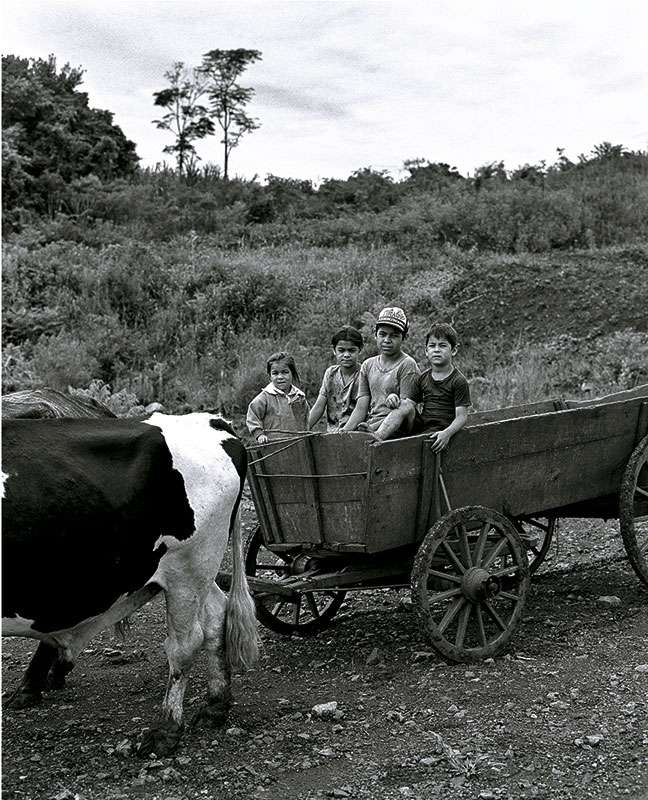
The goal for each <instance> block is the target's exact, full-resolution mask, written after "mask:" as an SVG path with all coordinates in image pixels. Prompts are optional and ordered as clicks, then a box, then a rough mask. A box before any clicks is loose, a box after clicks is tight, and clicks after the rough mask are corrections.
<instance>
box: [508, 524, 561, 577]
mask: <svg viewBox="0 0 648 800" xmlns="http://www.w3.org/2000/svg"><path fill="white" fill-rule="evenodd" d="M513 524H514V525H515V527H516V530H517V532H518V533H519V534H520V539H521V540H522V545H523V546H524V547H525V548H526V552H527V558H528V559H529V572H530V573H531V574H532V575H533V573H534V572H535V571H536V570H537V569H538V567H539V566H540V564H542V562H543V561H544V560H545V557H546V555H547V553H548V552H549V548H550V547H551V543H552V541H553V535H554V530H555V528H556V518H555V517H523V518H522V517H520V518H518V519H516V520H514V521H513Z"/></svg>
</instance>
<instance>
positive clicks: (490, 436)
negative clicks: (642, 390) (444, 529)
mask: <svg viewBox="0 0 648 800" xmlns="http://www.w3.org/2000/svg"><path fill="white" fill-rule="evenodd" d="M643 401H645V398H641V397H639V398H637V399H634V400H625V401H620V402H610V403H604V404H602V405H598V406H589V407H580V408H577V409H572V410H567V411H559V412H555V413H553V414H541V415H538V416H530V417H525V418H522V419H512V420H506V421H502V422H494V423H489V424H485V425H478V426H476V427H472V428H466V429H464V430H463V431H461V433H460V434H458V435H457V436H456V437H455V438H454V439H453V441H452V444H451V446H450V448H449V449H448V451H447V454H446V455H444V458H443V467H442V470H443V476H444V480H445V484H446V488H447V490H448V495H449V497H450V501H451V503H452V505H453V507H458V506H462V505H470V504H472V503H479V504H480V505H485V506H490V507H492V508H495V509H497V510H499V511H502V512H504V513H506V514H511V515H512V516H518V515H522V514H534V513H539V512H542V511H548V510H550V509H556V508H559V507H560V506H563V505H569V504H571V503H577V502H585V501H588V500H592V499H594V498H597V497H602V496H604V495H607V494H611V493H615V492H618V490H619V486H620V483H621V478H622V476H623V471H624V469H625V465H626V463H627V460H628V458H629V457H630V454H631V453H632V450H633V447H634V443H635V440H636V436H637V426H638V420H639V418H640V417H639V413H640V407H641V404H642V402H643Z"/></svg>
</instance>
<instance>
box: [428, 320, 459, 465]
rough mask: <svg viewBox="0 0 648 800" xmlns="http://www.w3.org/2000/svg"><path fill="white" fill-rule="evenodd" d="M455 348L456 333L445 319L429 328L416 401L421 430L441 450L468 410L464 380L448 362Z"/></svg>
mask: <svg viewBox="0 0 648 800" xmlns="http://www.w3.org/2000/svg"><path fill="white" fill-rule="evenodd" d="M458 349H459V338H458V336H457V332H456V331H455V329H454V328H453V327H452V325H449V324H448V323H445V322H439V323H436V324H434V325H432V327H431V328H430V330H429V331H428V334H427V337H426V339H425V354H426V355H427V358H428V361H429V362H430V364H431V366H430V368H429V369H427V370H426V371H425V372H424V373H423V374H422V375H421V377H420V382H419V387H420V389H419V394H418V395H417V400H419V401H420V402H422V410H421V423H422V429H421V432H422V433H429V432H432V436H431V437H430V438H431V439H433V440H434V444H433V445H432V450H433V451H434V452H436V453H439V452H441V451H442V450H445V449H446V447H447V446H448V442H449V441H450V439H451V438H452V437H453V436H454V434H455V433H457V431H459V430H461V428H463V426H464V425H465V424H466V420H467V419H468V411H469V410H470V406H471V401H470V387H469V386H468V381H467V380H466V378H465V377H464V376H463V375H462V374H461V372H459V370H458V369H457V368H456V367H455V366H454V364H453V363H452V359H453V358H454V357H455V356H456V355H457V350H458Z"/></svg>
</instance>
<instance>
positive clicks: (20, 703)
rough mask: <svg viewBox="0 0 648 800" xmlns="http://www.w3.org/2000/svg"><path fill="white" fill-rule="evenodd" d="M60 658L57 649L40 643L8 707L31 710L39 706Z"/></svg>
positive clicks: (8, 700)
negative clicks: (49, 677)
mask: <svg viewBox="0 0 648 800" xmlns="http://www.w3.org/2000/svg"><path fill="white" fill-rule="evenodd" d="M58 656H59V651H58V648H57V647H54V646H53V645H51V644H46V643H45V642H39V643H38V647H37V648H36V652H35V653H34V655H33V656H32V660H31V661H30V662H29V666H28V667H27V669H26V670H25V674H24V675H23V679H22V681H21V682H20V685H19V686H18V688H17V689H15V691H14V692H12V694H10V695H9V697H8V698H7V702H6V705H7V706H10V707H11V708H30V707H31V706H35V705H38V704H39V703H40V701H41V699H42V697H43V691H44V690H45V689H47V688H49V687H48V685H47V676H48V673H49V671H50V669H51V668H52V667H53V666H54V664H55V663H57V659H58ZM70 668H71V667H70Z"/></svg>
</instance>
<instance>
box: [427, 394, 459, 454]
mask: <svg viewBox="0 0 648 800" xmlns="http://www.w3.org/2000/svg"><path fill="white" fill-rule="evenodd" d="M467 419H468V406H457V407H456V408H455V418H454V419H453V420H452V422H451V423H450V424H449V425H448V427H447V428H444V429H443V430H442V431H437V432H436V433H432V434H430V439H431V440H432V441H433V442H434V444H433V445H432V451H433V452H434V453H440V452H441V451H442V450H445V449H446V447H447V446H448V443H449V441H450V439H452V437H453V436H454V435H455V433H457V431H460V430H461V429H462V428H463V426H464V425H465V424H466V420H467Z"/></svg>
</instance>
